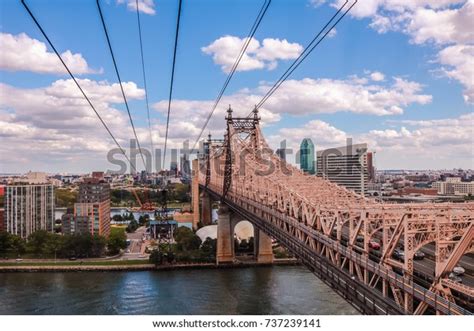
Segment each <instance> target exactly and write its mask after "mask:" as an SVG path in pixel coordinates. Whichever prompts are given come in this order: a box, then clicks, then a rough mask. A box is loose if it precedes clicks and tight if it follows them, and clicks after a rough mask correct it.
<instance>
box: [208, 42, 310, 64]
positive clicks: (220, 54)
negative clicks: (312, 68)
mask: <svg viewBox="0 0 474 331" xmlns="http://www.w3.org/2000/svg"><path fill="white" fill-rule="evenodd" d="M246 40H247V38H244V39H241V38H239V37H234V36H224V37H221V38H219V39H216V40H215V41H213V42H212V43H211V44H209V45H208V46H205V47H202V48H201V50H202V51H203V52H204V53H205V54H208V55H212V59H213V61H214V63H215V64H218V65H220V66H221V68H222V70H223V71H224V72H226V73H227V72H229V71H230V70H231V68H232V66H233V64H234V62H235V59H236V58H237V56H238V55H239V52H240V49H241V48H242V45H243V44H244V43H245V41H246ZM302 51H303V47H302V46H301V45H300V44H298V43H290V42H288V41H287V40H286V39H283V40H280V39H274V38H266V39H264V40H263V41H262V43H261V44H260V42H259V41H258V40H257V39H255V38H252V40H251V41H250V43H249V45H248V47H247V50H246V52H245V54H244V55H243V57H242V59H241V61H240V63H239V66H238V67H237V71H249V70H255V69H263V68H266V69H268V70H272V69H274V68H275V67H276V66H277V64H278V60H291V59H296V58H297V57H298V56H299V55H300V54H301V52H302Z"/></svg>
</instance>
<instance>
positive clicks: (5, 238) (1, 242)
mask: <svg viewBox="0 0 474 331" xmlns="http://www.w3.org/2000/svg"><path fill="white" fill-rule="evenodd" d="M10 245H11V236H10V234H9V233H8V232H6V231H1V232H0V255H5V254H6V253H7V251H8V250H9V249H10Z"/></svg>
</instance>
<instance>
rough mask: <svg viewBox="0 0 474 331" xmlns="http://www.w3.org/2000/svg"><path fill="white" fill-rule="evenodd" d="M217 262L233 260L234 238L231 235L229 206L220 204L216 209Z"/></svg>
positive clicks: (230, 261)
mask: <svg viewBox="0 0 474 331" xmlns="http://www.w3.org/2000/svg"><path fill="white" fill-rule="evenodd" d="M217 214H218V215H219V216H218V219H217V259H216V262H217V264H220V263H232V262H234V253H233V252H234V250H233V245H234V238H233V236H232V232H233V231H232V226H231V223H232V222H231V213H230V211H229V208H228V207H227V206H225V205H221V206H220V208H219V210H218V211H217Z"/></svg>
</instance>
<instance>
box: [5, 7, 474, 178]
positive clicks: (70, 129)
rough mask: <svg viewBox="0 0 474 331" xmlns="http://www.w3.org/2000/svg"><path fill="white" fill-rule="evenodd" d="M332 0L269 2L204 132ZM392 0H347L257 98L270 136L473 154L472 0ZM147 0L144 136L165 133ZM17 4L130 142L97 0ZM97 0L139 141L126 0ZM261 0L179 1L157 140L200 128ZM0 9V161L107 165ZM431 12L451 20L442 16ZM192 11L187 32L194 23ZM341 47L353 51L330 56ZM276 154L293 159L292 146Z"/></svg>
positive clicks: (390, 154) (25, 36) (397, 162)
mask: <svg viewBox="0 0 474 331" xmlns="http://www.w3.org/2000/svg"><path fill="white" fill-rule="evenodd" d="M339 3H340V1H315V0H313V1H307V0H305V1H303V0H301V1H294V2H291V5H288V2H287V1H283V0H281V1H278V0H276V1H273V2H272V5H271V6H270V8H269V11H268V13H267V15H268V17H265V18H264V19H263V21H262V24H261V27H260V28H259V30H258V31H257V33H256V35H255V37H254V38H255V40H254V41H252V42H251V43H250V46H249V49H248V50H247V53H246V55H245V56H244V58H243V59H242V61H241V64H240V66H239V68H238V70H237V73H236V75H235V78H234V80H233V81H232V82H231V84H230V85H229V89H228V92H227V93H226V95H224V97H223V99H222V101H221V103H220V105H219V107H218V108H217V109H216V112H215V113H214V116H213V118H212V119H211V121H210V123H209V127H208V130H209V131H211V132H212V134H213V136H214V137H221V136H222V135H223V133H224V112H225V109H226V108H227V107H228V104H231V105H232V107H233V109H234V111H235V113H236V114H245V113H247V112H248V111H249V110H251V108H252V106H253V104H254V103H255V101H256V100H258V99H259V97H260V96H261V95H262V94H264V93H265V92H266V90H267V89H268V87H269V85H270V83H271V82H273V81H275V80H276V79H277V77H278V76H279V75H280V74H281V73H282V72H283V71H284V70H285V69H286V67H287V66H288V65H289V63H291V61H292V60H293V59H295V58H296V57H297V56H298V54H299V53H300V52H301V50H302V48H303V47H304V46H305V45H306V44H307V43H308V41H309V40H310V39H311V38H312V37H313V35H314V33H315V32H316V31H317V30H318V29H319V28H320V27H321V25H322V22H323V20H326V19H328V18H329V17H330V15H331V14H332V13H334V12H335V10H336V9H335V8H334V6H335V5H338V4H339ZM396 3H397V2H396V1H373V2H370V3H366V4H359V5H358V6H356V7H355V8H354V10H353V11H352V12H350V13H349V14H348V17H347V19H345V20H344V21H343V22H341V24H340V25H338V26H337V28H336V32H335V33H334V32H333V33H331V38H327V39H325V40H324V41H323V43H322V44H321V47H319V48H318V49H317V51H316V52H315V53H314V54H311V56H309V57H308V58H307V60H306V61H305V62H304V63H303V64H302V66H301V67H300V68H298V70H296V71H295V73H294V74H293V75H292V76H291V77H290V79H289V80H288V81H287V82H285V83H284V84H283V85H282V86H281V88H280V89H279V91H278V92H277V93H275V95H274V96H272V98H270V99H269V101H268V103H266V104H265V105H264V106H263V107H262V108H261V109H260V115H261V118H262V124H263V131H264V134H265V135H266V136H267V138H268V141H269V143H270V145H271V147H272V148H273V149H274V150H276V149H277V148H278V146H279V145H278V144H279V142H280V141H282V140H285V139H286V140H287V146H288V148H293V150H297V147H298V145H299V143H300V141H301V140H302V139H303V138H305V137H310V138H311V139H312V140H313V142H314V143H315V144H316V145H317V146H318V148H319V147H320V148H330V147H334V146H339V145H341V143H342V144H343V143H344V141H345V140H346V138H348V137H352V138H353V140H354V142H355V143H367V144H368V146H369V148H370V149H371V150H373V151H375V152H376V153H377V154H376V155H377V157H376V166H377V168H378V169H428V168H430V169H452V168H470V169H472V168H474V165H473V157H472V145H473V142H472V137H473V131H472V127H473V114H472V102H473V99H474V97H473V94H472V91H473V86H472V79H471V80H470V79H469V77H472V67H474V66H473V65H472V63H473V54H472V53H473V52H472V47H473V46H472V41H473V39H474V38H473V36H472V31H470V29H469V25H468V24H462V22H464V21H463V20H464V18H465V17H468V16H469V15H472V11H473V7H474V5H473V2H472V1H454V0H453V1H443V2H441V3H439V4H437V5H430V4H427V3H425V2H422V3H421V4H418V3H417V4H402V5H398V6H397V5H396ZM146 4H148V5H146V6H145V4H144V3H143V4H142V5H140V10H141V13H142V15H141V17H142V24H143V41H144V51H145V64H146V69H147V70H148V71H149V73H148V82H147V83H148V85H149V88H148V90H149V99H150V105H151V107H152V129H153V133H154V137H153V138H154V141H155V147H160V148H162V147H163V146H162V144H163V141H164V137H163V136H164V123H165V116H166V104H167V101H166V100H165V99H166V93H167V89H166V79H165V77H168V75H169V72H170V66H171V60H170V59H171V53H170V51H169V49H170V46H171V43H172V38H171V36H172V35H173V32H172V29H173V21H174V19H175V10H176V8H175V7H176V4H175V3H171V2H163V3H161V2H160V3H156V4H155V3H154V2H150V1H147V2H146ZM150 4H151V5H150ZM30 5H31V7H32V10H33V11H34V12H35V13H37V15H38V19H39V20H40V21H41V22H42V23H43V24H44V25H45V29H46V30H47V32H48V33H49V34H50V36H51V38H52V39H53V42H54V43H56V45H57V48H58V50H59V52H60V53H62V54H64V55H65V58H66V59H67V61H68V63H69V65H70V66H71V68H72V70H73V72H74V73H76V74H77V75H78V77H79V79H80V81H81V83H82V84H83V85H84V88H85V89H86V90H87V91H89V92H91V99H92V100H93V101H94V102H96V103H97V104H98V105H99V106H98V108H99V110H100V112H101V113H102V115H103V117H104V119H105V120H106V121H107V123H108V125H109V126H110V127H111V129H112V131H113V132H114V134H115V135H116V136H117V137H118V139H119V141H121V142H127V141H128V139H129V138H131V137H133V135H132V133H131V128H130V124H129V123H128V119H127V116H126V112H125V108H124V105H123V101H122V99H121V96H120V90H119V86H118V84H117V80H116V77H115V74H114V71H113V67H112V61H111V59H110V54H108V50H107V48H106V44H105V37H104V35H103V31H102V30H101V27H100V23H99V16H98V14H97V10H96V7H95V3H94V2H91V3H87V4H86V3H73V4H71V5H70V6H66V5H59V6H55V5H54V4H50V3H40V2H37V1H31V4H30ZM102 6H103V10H104V16H105V20H106V22H107V24H108V26H109V29H110V31H109V32H110V35H111V41H112V45H113V47H114V49H115V52H116V56H117V63H118V66H119V70H120V72H121V74H122V76H123V81H124V83H125V84H124V88H125V93H126V95H127V98H128V99H129V101H130V109H131V112H132V116H133V118H134V121H135V122H136V126H137V133H138V137H139V139H140V142H141V143H142V145H143V146H144V147H146V148H149V140H150V139H149V136H148V135H149V132H148V127H147V122H146V111H145V102H144V97H145V92H144V89H143V79H142V77H141V72H140V60H139V56H140V52H139V49H138V34H137V31H136V30H137V26H136V14H135V13H134V7H133V3H132V2H127V3H125V1H117V2H115V1H102ZM259 6H260V4H258V3H255V4H251V5H250V4H249V3H245V4H243V3H242V2H239V1H229V2H228V3H226V5H225V6H216V5H214V4H211V3H208V2H206V1H199V2H198V3H196V4H194V5H193V4H192V3H189V4H187V7H186V8H185V11H184V12H183V17H184V18H185V21H184V22H185V23H183V26H182V32H181V37H180V38H182V39H181V40H182V42H181V43H180V45H179V48H178V57H177V64H178V67H177V68H178V70H177V73H176V86H175V89H174V90H175V97H174V99H173V103H172V113H171V119H170V137H169V146H170V147H178V146H180V145H181V143H182V141H184V140H190V141H191V142H193V141H194V139H196V138H197V136H198V134H199V129H200V128H201V126H202V124H203V121H204V117H205V114H207V113H208V112H209V111H210V109H211V105H212V101H211V100H212V99H213V98H214V97H215V94H216V92H217V89H218V88H219V86H220V84H221V82H223V80H224V78H225V75H226V74H227V71H228V70H229V66H230V65H231V64H232V61H233V60H232V61H231V62H230V63H229V59H233V58H234V57H235V55H236V53H237V51H238V49H239V46H240V45H241V43H242V38H244V36H245V35H246V34H247V29H248V26H249V24H250V22H251V21H252V20H253V19H254V16H255V15H256V13H257V12H258V8H259ZM197 10H205V11H206V12H208V13H209V15H211V16H212V17H214V18H215V19H214V20H213V21H212V22H211V21H209V20H206V21H205V22H204V21H202V20H201V19H200V18H198V17H197V16H196V15H193V13H195V12H196V11H197ZM2 11H3V12H4V15H3V19H2V32H1V44H2V48H3V49H4V52H2V56H1V58H0V70H1V71H0V76H1V79H0V80H1V86H0V93H1V98H0V100H1V101H0V122H1V126H0V128H1V129H0V130H1V132H0V135H1V136H2V145H1V146H0V150H1V152H2V155H8V158H6V159H4V160H2V164H1V165H0V172H2V173H5V172H18V171H19V172H27V171H28V170H42V171H47V172H64V171H70V172H86V171H90V170H92V169H104V170H105V169H108V168H110V167H111V165H110V164H108V163H107V160H106V154H107V151H108V150H110V149H112V148H114V147H115V146H114V145H113V142H112V141H111V140H110V138H109V137H107V135H106V132H105V131H104V130H103V129H102V128H101V127H100V122H99V121H98V120H97V119H96V118H95V117H94V114H93V113H92V111H91V110H90V109H89V108H88V107H87V106H86V104H85V102H83V101H82V100H81V99H80V94H79V93H78V91H77V89H76V87H75V86H73V85H71V80H70V79H69V78H68V77H67V76H65V75H64V71H63V68H61V66H60V63H59V61H58V60H57V59H56V58H55V56H54V53H52V50H51V49H50V48H49V47H47V46H46V42H45V40H44V38H43V37H42V36H41V34H40V33H39V31H38V30H37V28H36V27H35V26H34V24H33V22H32V21H31V19H30V18H29V17H28V15H27V13H26V12H25V11H24V9H23V7H22V6H21V3H20V2H14V1H6V2H2ZM46 12H47V13H48V18H49V19H46V16H45V13H46ZM224 14H225V15H224ZM74 15H77V16H79V17H81V20H79V21H77V22H76V25H75V27H74V28H72V27H71V26H70V20H69V19H70V18H71V17H75V16H74ZM229 15H231V16H230V17H231V19H228V17H229ZM232 17H234V18H235V19H232ZM238 17H242V19H237V18H238ZM443 24H444V25H445V26H446V25H447V26H449V29H443V28H441V26H443ZM197 25H198V26H199V27H200V29H199V31H198V32H196V31H194V27H195V26H197ZM124 26H127V27H129V29H124ZM445 30H447V31H448V32H446V31H445ZM83 35H88V38H82V36H83ZM354 36H357V38H356V40H354ZM18 50H21V52H18ZM344 52H350V53H351V54H353V56H352V57H349V58H344V59H343V58H341V57H340V56H339V55H338V56H334V54H340V55H342V54H344ZM400 59H403V61H400ZM95 91H97V93H93V92H95ZM287 95H292V98H287V97H286V96H287ZM125 145H126V144H125ZM168 156H169V154H168ZM288 161H289V162H294V157H291V156H290V157H288ZM138 164H139V163H138Z"/></svg>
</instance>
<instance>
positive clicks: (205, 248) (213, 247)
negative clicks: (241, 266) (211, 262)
mask: <svg viewBox="0 0 474 331" xmlns="http://www.w3.org/2000/svg"><path fill="white" fill-rule="evenodd" d="M201 251H202V252H203V255H204V256H208V257H215V256H216V251H217V239H212V238H210V237H207V238H206V240H204V242H203V243H202V245H201Z"/></svg>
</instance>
